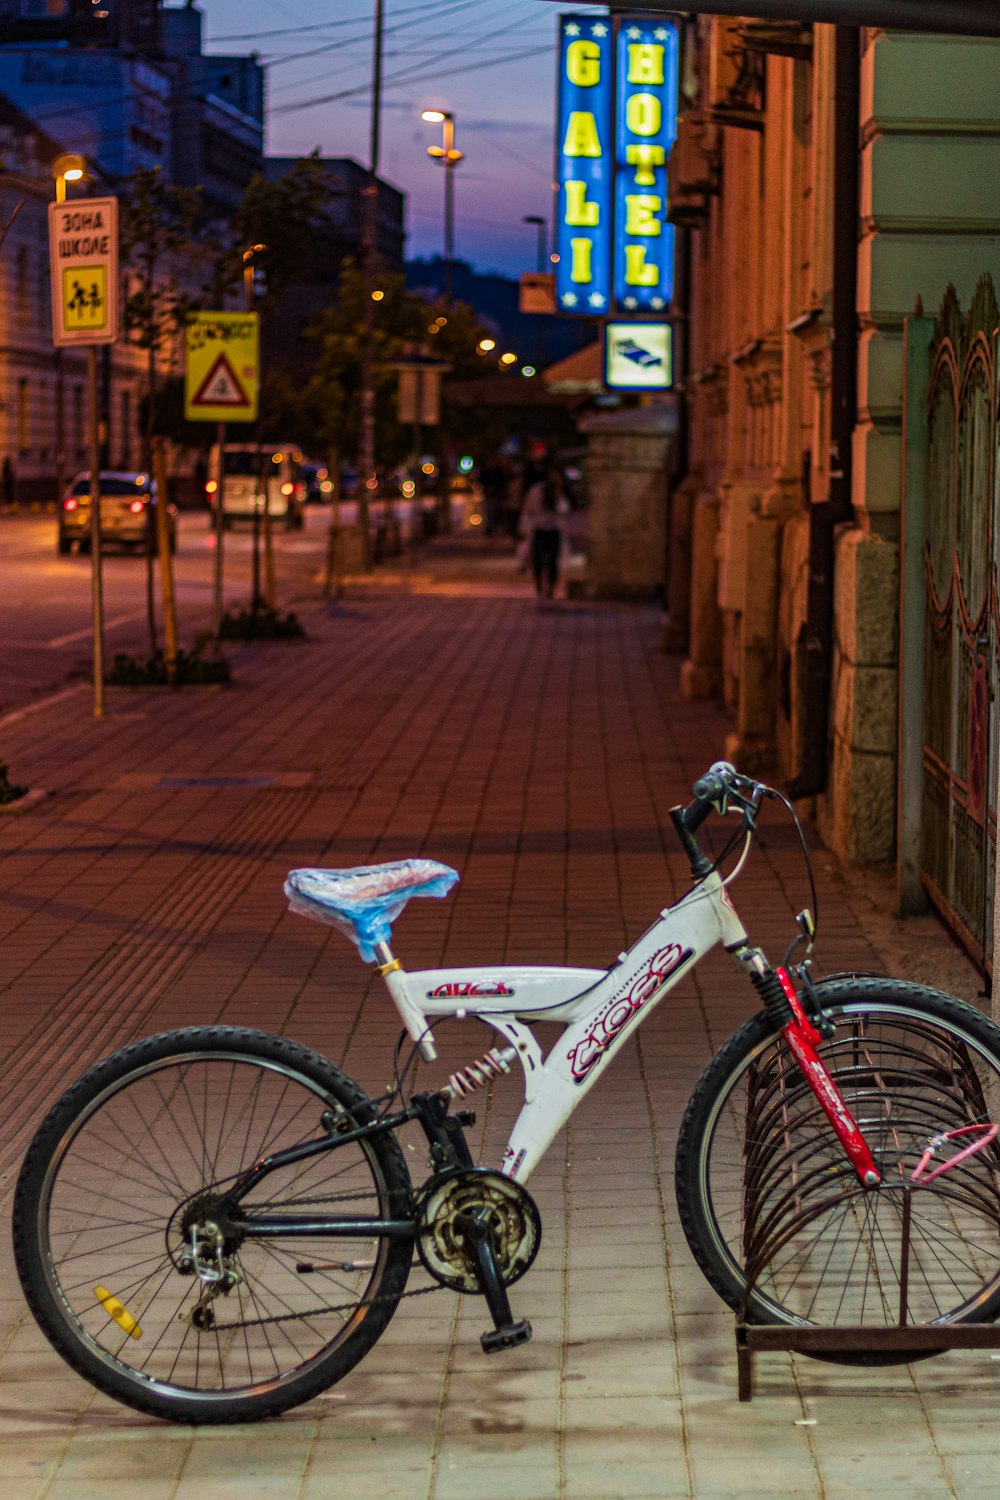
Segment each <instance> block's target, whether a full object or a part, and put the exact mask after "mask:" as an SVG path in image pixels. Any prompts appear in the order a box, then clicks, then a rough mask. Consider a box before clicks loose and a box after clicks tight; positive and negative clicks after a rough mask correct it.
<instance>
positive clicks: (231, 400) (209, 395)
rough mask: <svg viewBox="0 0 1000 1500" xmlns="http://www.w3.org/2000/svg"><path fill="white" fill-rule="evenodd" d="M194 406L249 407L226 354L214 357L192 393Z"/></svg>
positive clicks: (244, 392)
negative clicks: (209, 367) (207, 370)
mask: <svg viewBox="0 0 1000 1500" xmlns="http://www.w3.org/2000/svg"><path fill="white" fill-rule="evenodd" d="M193 405H195V406H234V407H244V406H249V405H250V402H249V401H248V399H247V393H246V391H245V390H244V389H243V387H242V385H241V384H240V380H239V376H238V375H237V374H236V371H235V370H234V369H233V367H232V364H231V362H230V360H229V356H228V355H227V354H226V353H224V352H223V353H221V354H219V355H218V356H217V357H216V360H215V363H214V364H213V365H212V367H211V369H210V370H209V372H208V374H207V375H206V376H205V378H204V380H203V381H202V382H201V385H200V386H199V387H198V389H197V390H196V391H195V393H194V398H193Z"/></svg>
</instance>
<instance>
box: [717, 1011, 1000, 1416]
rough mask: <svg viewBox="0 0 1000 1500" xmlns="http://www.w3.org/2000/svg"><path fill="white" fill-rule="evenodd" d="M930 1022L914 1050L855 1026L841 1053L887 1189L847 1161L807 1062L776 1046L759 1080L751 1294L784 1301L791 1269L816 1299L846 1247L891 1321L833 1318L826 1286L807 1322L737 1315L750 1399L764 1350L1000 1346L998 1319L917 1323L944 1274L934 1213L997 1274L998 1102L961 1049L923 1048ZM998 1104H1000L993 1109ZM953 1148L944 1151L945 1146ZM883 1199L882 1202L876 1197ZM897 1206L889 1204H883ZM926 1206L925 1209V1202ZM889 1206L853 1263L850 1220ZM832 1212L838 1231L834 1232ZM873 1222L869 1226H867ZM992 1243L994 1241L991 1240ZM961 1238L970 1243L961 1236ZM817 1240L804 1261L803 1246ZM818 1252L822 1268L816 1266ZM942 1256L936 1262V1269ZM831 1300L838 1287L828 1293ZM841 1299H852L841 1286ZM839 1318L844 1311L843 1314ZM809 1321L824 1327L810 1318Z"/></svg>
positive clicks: (835, 1354) (853, 1102)
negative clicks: (847, 1238) (919, 1308)
mask: <svg viewBox="0 0 1000 1500" xmlns="http://www.w3.org/2000/svg"><path fill="white" fill-rule="evenodd" d="M921 1030H922V1028H921V1027H920V1025H919V1023H914V1024H913V1026H912V1027H911V1030H910V1036H911V1038H912V1045H911V1046H909V1047H907V1048H901V1047H896V1048H894V1050H893V1052H892V1054H891V1055H888V1054H885V1055H883V1054H882V1053H880V1051H879V1048H878V1046H877V1045H875V1046H874V1047H873V1046H872V1045H871V1044H870V1042H869V1040H868V1039H867V1038H866V1037H865V1036H863V1035H860V1034H859V1035H857V1036H855V1037H854V1038H852V1037H851V1036H850V1034H848V1036H847V1038H846V1041H845V1043H844V1044H843V1045H841V1046H839V1047H838V1052H837V1056H836V1060H835V1064H834V1067H833V1068H832V1069H831V1071H832V1072H833V1075H834V1077H835V1079H836V1081H837V1083H838V1085H839V1086H840V1088H841V1089H842V1091H843V1093H844V1096H845V1098H846V1101H847V1103H848V1106H849V1107H850V1109H851V1110H852V1112H853V1113H854V1114H855V1118H856V1119H857V1120H858V1123H859V1125H860V1126H861V1129H862V1131H863V1132H864V1134H865V1136H866V1139H868V1140H869V1144H871V1145H872V1146H873V1149H876V1155H877V1157H878V1158H879V1160H880V1164H882V1165H883V1170H884V1176H883V1181H882V1183H881V1185H880V1186H879V1187H878V1188H876V1189H874V1190H872V1189H868V1188H864V1187H863V1186H862V1185H861V1183H860V1182H859V1181H858V1178H857V1176H856V1174H855V1172H854V1170H853V1168H852V1167H851V1165H850V1164H849V1163H848V1162H847V1160H846V1158H844V1157H843V1156H842V1155H839V1156H838V1149H839V1148H838V1146H837V1142H836V1140H835V1138H834V1137H833V1135H832V1133H831V1132H830V1129H829V1126H828V1125H827V1123H826V1120H825V1117H824V1116H823V1115H822V1113H821V1111H820V1109H819V1106H818V1104H817V1103H816V1100H815V1098H814V1096H813V1095H812V1093H811V1091H810V1090H809V1088H808V1086H807V1084H806V1083H805V1081H804V1079H803V1078H802V1075H801V1074H800V1073H799V1072H798V1069H797V1066H796V1064H795V1063H794V1062H793V1061H792V1059H791V1058H790V1057H789V1056H787V1055H786V1054H783V1053H779V1052H775V1053H774V1054H772V1055H771V1056H770V1057H769V1059H768V1060H767V1062H766V1063H765V1064H764V1065H763V1066H761V1067H759V1068H758V1069H755V1070H754V1071H752V1072H751V1073H750V1074H749V1075H748V1080H747V1103H746V1115H745V1121H746V1124H745V1130H744V1140H743V1180H742V1209H743V1218H742V1224H743V1228H742V1241H743V1244H742V1250H743V1260H744V1264H745V1266H746V1272H747V1292H746V1297H747V1298H748V1297H749V1295H750V1294H751V1293H752V1292H753V1291H754V1290H759V1291H760V1293H761V1294H762V1295H764V1296H768V1297H772V1298H774V1300H776V1301H781V1300H782V1297H783V1293H782V1283H781V1277H782V1275H785V1276H786V1277H787V1276H789V1275H791V1274H792V1273H791V1271H790V1270H789V1267H790V1266H791V1264H792V1261H791V1259H790V1258H786V1259H785V1260H784V1261H783V1260H782V1256H783V1252H785V1251H791V1252H792V1253H793V1254H794V1255H796V1256H797V1257H798V1259H796V1260H795V1265H796V1266H797V1268H798V1269H797V1270H795V1272H794V1280H795V1281H796V1282H798V1283H799V1291H800V1294H801V1295H802V1296H803V1298H804V1299H805V1297H806V1289H807V1288H808V1287H809V1286H810V1277H811V1276H813V1277H815V1276H816V1275H819V1276H822V1275H824V1274H826V1273H828V1272H832V1274H834V1275H835V1274H836V1269H837V1267H836V1261H837V1257H838V1254H839V1255H840V1256H841V1257H842V1260H843V1269H844V1271H845V1273H846V1274H848V1275H851V1276H854V1275H856V1274H858V1268H857V1264H856V1262H857V1257H858V1255H860V1254H864V1255H865V1256H866V1260H867V1264H866V1265H865V1266H864V1271H863V1275H864V1278H865V1279H866V1288H867V1287H868V1286H869V1285H870V1288H871V1296H872V1302H873V1305H874V1304H880V1316H882V1317H884V1318H885V1322H884V1324H879V1325H863V1324H860V1323H850V1324H849V1323H842V1324H835V1325H834V1326H822V1319H823V1316H824V1313H827V1314H829V1312H830V1311H831V1309H830V1308H827V1307H825V1306H824V1305H823V1301H822V1290H821V1286H820V1285H819V1284H817V1286H816V1290H815V1293H814V1301H813V1304H810V1305H809V1308H808V1312H803V1319H804V1321H803V1322H802V1323H801V1324H778V1323H752V1322H747V1321H746V1318H745V1316H744V1314H745V1311H746V1308H747V1301H746V1300H744V1303H743V1311H742V1313H741V1314H740V1315H738V1316H737V1320H736V1359H737V1374H738V1381H739V1399H740V1400H741V1401H750V1400H751V1399H752V1397H753V1355H754V1354H755V1353H764V1352H770V1351H778V1350H780V1351H787V1352H797V1353H803V1354H808V1355H811V1356H813V1357H816V1358H819V1359H828V1360H832V1361H836V1362H839V1363H845V1364H850V1363H857V1364H866V1363H869V1362H871V1363H878V1362H881V1361H882V1360H884V1359H885V1357H886V1356H891V1355H893V1354H895V1355H898V1356H899V1360H900V1362H905V1361H906V1360H907V1359H908V1358H910V1359H919V1358H924V1357H926V1356H927V1355H929V1354H937V1353H940V1352H943V1351H944V1350H946V1349H1000V1327H998V1326H996V1325H994V1324H992V1323H978V1324H976V1323H965V1324H961V1323H939V1324H931V1325H930V1326H928V1325H927V1324H916V1325H915V1324H914V1323H913V1322H912V1316H913V1314H914V1311H915V1307H914V1303H915V1302H916V1303H919V1301H920V1299H921V1296H922V1295H923V1296H925V1297H926V1295H932V1278H933V1276H935V1275H938V1276H940V1275H943V1274H945V1272H946V1267H945V1266H944V1265H943V1263H942V1255H941V1251H940V1246H941V1245H942V1244H943V1243H944V1241H943V1238H942V1234H941V1233H940V1232H935V1234H934V1239H933V1242H932V1248H931V1249H928V1248H927V1243H925V1241H924V1239H923V1238H922V1236H923V1234H924V1232H925V1230H926V1221H927V1219H928V1216H929V1215H932V1214H933V1215H937V1216H938V1219H939V1220H940V1226H939V1228H940V1230H942V1231H947V1230H948V1229H949V1228H950V1229H951V1230H952V1232H954V1233H955V1234H961V1232H962V1231H963V1230H965V1231H968V1230H969V1228H970V1227H971V1228H974V1230H975V1233H976V1237H977V1248H981V1247H982V1259H983V1269H982V1272H981V1274H982V1276H983V1281H984V1282H987V1281H988V1280H989V1276H990V1271H991V1270H992V1271H994V1272H995V1271H996V1270H998V1269H1000V1140H998V1134H1000V1126H997V1125H995V1124H991V1123H990V1121H991V1119H993V1120H996V1119H1000V1099H998V1100H992V1101H987V1100H986V1098H985V1097H984V1094H983V1090H982V1086H981V1084H980V1080H979V1077H978V1075H977V1074H976V1071H975V1068H974V1067H973V1064H972V1059H971V1057H970V1056H969V1053H968V1050H967V1049H966V1047H965V1046H964V1044H963V1043H961V1042H959V1041H958V1040H955V1041H953V1042H951V1043H950V1045H949V1047H947V1048H945V1047H943V1046H942V1042H941V1036H940V1033H937V1034H936V1035H934V1036H933V1037H932V1035H931V1033H930V1032H929V1031H927V1032H926V1033H925V1035H924V1041H925V1043H926V1044H927V1045H926V1046H924V1047H921ZM990 1106H992V1108H991V1107H990ZM939 1153H942V1154H939ZM873 1193H874V1195H877V1198H878V1202H875V1201H874V1198H873ZM887 1199H888V1200H889V1202H888V1212H885V1206H884V1205H885V1201H886V1200H887ZM922 1202H923V1203H924V1204H925V1205H926V1208H922V1207H921V1204H922ZM873 1210H881V1212H880V1216H879V1222H878V1225H877V1234H876V1233H875V1232H874V1229H873V1232H872V1233H871V1235H870V1238H869V1242H868V1244H867V1245H865V1243H864V1238H863V1234H860V1233H859V1238H858V1241H857V1243H858V1244H859V1246H860V1247H861V1248H860V1249H858V1250H856V1251H855V1252H854V1259H853V1261H851V1262H850V1263H849V1264H848V1260H849V1259H850V1255H851V1252H850V1249H849V1247H848V1246H847V1245H845V1246H844V1248H843V1249H841V1248H840V1243H839V1240H840V1236H839V1228H840V1227H841V1226H843V1225H844V1224H845V1223H846V1222H848V1221H853V1222H855V1223H858V1222H859V1221H862V1220H863V1221H867V1226H872V1225H873V1223H874V1220H873V1217H872V1215H873ZM824 1219H825V1220H826V1221H827V1223H828V1224H832V1225H833V1226H834V1227H833V1232H832V1233H831V1232H829V1230H828V1231H827V1232H826V1233H824ZM859 1227H860V1229H861V1230H862V1231H864V1230H865V1228H866V1225H865V1224H860V1225H859ZM984 1242H985V1246H984ZM962 1243H963V1246H964V1243H965V1242H964V1241H962ZM796 1244H797V1245H798V1246H800V1247H801V1246H803V1245H804V1246H806V1247H807V1248H806V1251H805V1259H804V1260H803V1259H802V1253H803V1252H802V1250H801V1249H797V1248H796ZM810 1255H811V1256H812V1257H813V1262H812V1264H810ZM935 1262H936V1263H935ZM831 1295H832V1294H831ZM841 1295H843V1293H841ZM833 1311H834V1313H836V1312H837V1311H839V1308H834V1309H833ZM809 1315H812V1316H813V1317H815V1318H816V1319H817V1322H816V1323H809V1322H806V1321H805V1318H806V1317H807V1316H809Z"/></svg>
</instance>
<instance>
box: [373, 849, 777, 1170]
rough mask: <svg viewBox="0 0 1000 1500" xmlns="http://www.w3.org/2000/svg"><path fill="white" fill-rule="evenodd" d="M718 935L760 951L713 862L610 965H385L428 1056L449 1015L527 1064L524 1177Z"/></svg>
mask: <svg viewBox="0 0 1000 1500" xmlns="http://www.w3.org/2000/svg"><path fill="white" fill-rule="evenodd" d="M719 943H721V944H722V945H723V947H724V948H726V949H727V950H728V951H730V952H732V953H733V954H734V956H736V958H737V959H738V960H741V961H743V962H745V963H748V964H749V963H750V961H751V959H752V957H753V956H754V955H755V952H756V950H753V949H751V948H750V947H749V945H748V941H747V934H746V931H745V930H744V927H743V924H742V922H741V921H740V919H739V917H738V916H737V914H736V911H735V909H734V907H733V904H732V902H731V900H730V898H729V893H728V891H727V890H726V888H725V884H724V882H723V880H722V877H721V876H720V875H719V874H718V873H717V872H715V871H713V872H712V873H710V874H709V875H707V876H706V877H705V878H704V879H703V880H701V881H700V882H699V883H698V884H697V885H695V886H694V887H693V888H692V889H691V890H689V891H688V892H687V893H686V894H685V895H684V896H682V897H681V899H680V900H679V901H678V902H676V904H675V905H674V906H671V907H667V908H665V909H664V910H663V911H661V912H660V915H659V917H658V919H657V920H656V921H655V922H654V923H653V925H652V926H651V927H650V928H649V929H648V930H647V931H646V932H644V933H643V935H642V936H641V937H640V938H639V939H638V941H637V942H636V943H634V944H633V946H632V947H631V948H629V949H628V950H627V951H626V952H624V953H621V954H619V956H618V960H617V962H616V963H615V964H614V965H613V966H612V968H610V969H607V970H605V969H577V968H560V967H548V966H540V965H507V964H496V965H490V966H489V967H482V968H479V967H477V968H442V969H420V970H414V971H413V972H412V973H407V972H406V971H405V970H403V969H402V967H401V966H400V965H399V962H398V960H396V959H393V958H392V957H391V955H389V958H388V959H387V961H386V962H385V963H383V964H382V965H381V968H380V972H381V973H382V975H383V978H384V979H385V982H386V985H387V987H388V989H389V993H390V995H391V996H392V998H393V1001H394V1002H395V1004H396V1006H397V1009H398V1010H399V1013H400V1016H401V1017H402V1019H403V1022H404V1025H405V1026H406V1028H407V1030H408V1032H409V1034H410V1036H411V1037H412V1038H413V1039H414V1041H415V1042H418V1043H420V1044H421V1046H422V1050H423V1052H424V1055H425V1056H430V1058H431V1059H433V1057H434V1056H435V1055H436V1053H435V1049H434V1047H433V1044H431V1046H430V1047H428V1046H427V1041H428V1039H429V1036H430V1033H429V1030H428V1028H429V1026H430V1025H431V1024H432V1023H433V1022H434V1021H435V1020H438V1019H442V1018H448V1019H453V1020H466V1019H474V1020H478V1021H483V1022H485V1023H486V1024H487V1025H489V1026H490V1027H492V1028H493V1030H494V1031H497V1032H499V1034H500V1035H501V1036H502V1037H504V1039H505V1040H506V1041H507V1042H508V1044H509V1047H508V1049H507V1051H506V1052H505V1053H504V1054H502V1055H501V1056H502V1060H503V1063H504V1064H507V1063H509V1062H512V1061H513V1060H514V1058H515V1057H516V1059H517V1061H518V1062H519V1063H520V1064H521V1068H522V1070H523V1073H524V1104H523V1106H522V1108H521V1111H520V1113H519V1115H518V1117H517V1120H516V1121H515V1124H514V1128H513V1130H512V1131H511V1135H510V1139H509V1141H508V1143H507V1147H506V1149H505V1151H504V1153H503V1161H502V1165H501V1171H502V1172H503V1173H504V1174H505V1175H506V1176H508V1177H511V1178H513V1179H514V1180H515V1181H517V1182H522V1183H523V1182H526V1181H527V1179H528V1178H529V1177H530V1175H531V1173H532V1171H533V1170H534V1168H535V1167H536V1166H537V1164H538V1162H539V1161H540V1160H541V1158H542V1156H544V1154H545V1152H546V1151H547V1150H548V1148H549V1146H550V1145H551V1143H552V1141H553V1140H554V1139H555V1137H556V1135H557V1134H558V1132H559V1131H560V1130H561V1129H562V1127H563V1126H564V1125H565V1123H566V1121H567V1120H568V1119H569V1117H570V1115H571V1114H572V1113H573V1111H574V1109H576V1107H577V1105H578V1104H579V1103H580V1100H581V1099H582V1098H583V1097H584V1095H585V1094H586V1093H587V1092H588V1090H589V1089H591V1088H592V1087H593V1085H594V1084H595V1083H596V1082H597V1079H598V1078H599V1077H600V1076H601V1074H602V1073H603V1072H604V1070H605V1068H606V1067H607V1065H608V1063H610V1061H611V1059H612V1058H613V1057H614V1056H615V1054H616V1053H617V1052H618V1050H619V1049H620V1048H621V1046H622V1045H623V1043H624V1042H625V1040H626V1039H627V1037H628V1036H629V1035H630V1034H631V1032H632V1030H633V1028H634V1027H635V1026H636V1025H638V1024H640V1023H641V1022H642V1021H644V1020H645V1019H646V1018H647V1017H648V1016H649V1015H650V1014H651V1013H652V1011H653V1010H654V1008H655V1007H656V1006H657V1005H658V1004H659V1002H660V1001H661V1000H662V999H663V997H664V996H665V995H666V994H667V993H668V992H669V991H670V990H672V989H673V988H674V986H675V985H676V984H678V983H679V981H680V980H681V979H682V978H683V977H684V975H685V974H687V973H688V971H689V970H690V969H691V968H693V967H694V965H695V964H696V963H697V962H698V960H699V959H701V958H703V957H704V956H705V954H706V953H708V952H709V951H710V949H712V948H714V947H715V946H716V945H717V944H719ZM537 1021H550V1022H556V1023H561V1024H562V1026H563V1031H562V1032H561V1034H560V1036H559V1037H558V1039H557V1040H556V1042H555V1043H554V1045H553V1046H552V1047H551V1049H550V1050H549V1053H548V1056H546V1057H543V1055H542V1049H541V1047H540V1045H539V1043H538V1040H537V1039H536V1037H535V1036H534V1034H533V1032H532V1030H531V1027H530V1024H529V1023H530V1022H537ZM498 1071H499V1069H498Z"/></svg>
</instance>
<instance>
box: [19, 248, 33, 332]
mask: <svg viewBox="0 0 1000 1500" xmlns="http://www.w3.org/2000/svg"><path fill="white" fill-rule="evenodd" d="M16 277H17V294H16V295H17V321H18V322H19V323H20V324H21V326H22V328H23V327H24V326H25V324H26V323H28V322H30V318H31V314H30V307H29V302H28V252H27V250H26V249H25V247H24V246H23V245H19V246H18V250H17V271H16Z"/></svg>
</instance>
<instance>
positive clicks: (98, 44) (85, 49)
mask: <svg viewBox="0 0 1000 1500" xmlns="http://www.w3.org/2000/svg"><path fill="white" fill-rule="evenodd" d="M77 10H78V7H77V5H76V3H75V0H44V4H43V3H42V0H0V37H2V38H3V39H4V40H5V41H6V38H8V37H10V38H19V37H27V38H28V39H27V40H14V41H11V42H6V44H0V93H3V94H5V95H6V96H7V97H8V98H9V99H10V100H12V101H13V103H14V104H15V105H16V106H17V107H18V108H19V109H21V110H23V111H24V113H25V114H26V115H28V116H29V117H30V118H31V119H32V120H33V121H35V122H36V124H37V125H39V126H40V127H41V128H42V129H44V130H46V131H47V132H48V133H49V134H50V135H52V136H54V137H55V138H56V139H57V140H59V141H61V142H62V143H63V144H64V146H65V147H66V149H67V150H73V151H78V152H80V153H81V154H82V155H83V156H85V157H87V159H88V160H89V161H91V162H93V163H94V165H95V166H96V168H97V169H98V171H99V172H100V174H101V176H102V177H104V178H105V179H106V180H108V181H109V182H112V183H114V182H115V181H116V180H117V179H119V178H122V177H128V176H130V175H131V174H132V173H133V172H138V171H141V170H143V169H148V168H154V167H160V168H162V169H163V171H164V173H165V174H166V175H167V177H168V178H169V179H170V180H171V181H172V182H174V183H176V184H177V185H178V186H191V187H193V186H201V187H202V188H203V191H204V201H205V204H206V206H207V207H208V209H209V211H210V212H213V213H216V214H218V215H220V216H228V215H229V214H231V213H232V211H233V210H234V208H235V207H236V205H237V204H238V203H239V201H240V198H241V197H242V195H243V191H244V189H245V187H246V185H247V182H248V181H249V180H250V177H251V176H252V175H253V173H254V171H256V170H257V169H258V168H259V166H260V162H261V156H262V151H263V144H264V70H263V68H262V67H261V65H260V64H259V63H258V62H257V60H256V57H254V56H236V57H226V56H222V57H218V56H210V57H206V56H205V55H204V54H203V53H202V20H203V17H202V13H201V11H200V10H198V8H197V7H196V6H195V5H194V4H193V3H188V4H186V5H184V6H179V7H164V6H163V5H162V3H161V0H107V5H106V7H105V6H102V13H105V12H106V14H105V18H104V29H103V30H93V32H92V34H91V33H88V35H87V44H86V45H81V44H80V29H79V28H80V26H81V25H82V24H83V23H82V22H81V21H80V19H79V18H78V17H77V14H76V12H77ZM36 17H40V18H41V19H38V20H37V21H36V20H35V19H34V18H36ZM94 25H95V26H96V22H95V23H94Z"/></svg>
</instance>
